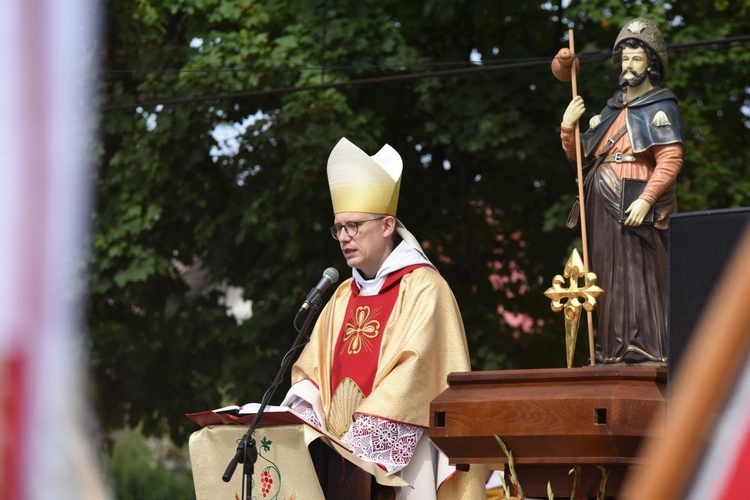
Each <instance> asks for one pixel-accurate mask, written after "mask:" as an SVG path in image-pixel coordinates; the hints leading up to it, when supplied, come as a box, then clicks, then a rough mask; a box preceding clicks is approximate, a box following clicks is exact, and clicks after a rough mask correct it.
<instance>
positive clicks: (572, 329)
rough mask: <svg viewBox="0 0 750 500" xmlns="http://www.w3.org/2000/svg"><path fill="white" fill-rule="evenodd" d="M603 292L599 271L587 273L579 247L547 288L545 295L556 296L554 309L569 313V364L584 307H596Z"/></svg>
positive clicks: (566, 332) (566, 320)
mask: <svg viewBox="0 0 750 500" xmlns="http://www.w3.org/2000/svg"><path fill="white" fill-rule="evenodd" d="M581 278H584V284H583V286H579V283H578V282H579V280H580V279H581ZM565 279H568V288H565V287H564V286H563V285H564V284H565ZM603 292H604V290H602V289H601V288H600V287H599V286H597V284H596V274H595V273H591V272H590V273H586V275H585V276H584V272H583V262H582V261H581V256H580V255H579V254H578V250H577V249H575V248H574V249H573V253H571V254H570V257H569V258H568V262H567V263H566V264H565V270H564V271H563V274H562V276H561V275H559V274H558V275H556V276H555V277H554V278H553V279H552V287H550V288H548V289H547V290H546V291H545V292H544V295H545V296H546V297H547V298H549V299H551V300H552V304H551V307H552V310H553V311H555V312H560V311H563V314H564V315H565V351H566V358H567V362H568V368H571V367H572V366H573V353H574V352H575V346H576V338H577V337H578V324H579V322H580V319H581V308H583V309H585V310H587V311H593V310H594V308H595V307H596V298H597V297H598V296H599V295H601V294H602V293H603Z"/></svg>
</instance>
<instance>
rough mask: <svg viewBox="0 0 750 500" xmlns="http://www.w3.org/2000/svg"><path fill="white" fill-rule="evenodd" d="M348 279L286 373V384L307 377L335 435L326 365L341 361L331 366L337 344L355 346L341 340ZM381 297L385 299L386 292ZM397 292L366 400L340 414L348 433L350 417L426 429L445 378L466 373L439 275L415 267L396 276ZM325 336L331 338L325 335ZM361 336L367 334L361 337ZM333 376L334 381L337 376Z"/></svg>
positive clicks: (457, 319) (464, 351)
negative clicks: (289, 376) (365, 416)
mask: <svg viewBox="0 0 750 500" xmlns="http://www.w3.org/2000/svg"><path fill="white" fill-rule="evenodd" d="M353 281H354V280H353V279H352V278H350V279H348V280H346V281H344V282H343V283H342V284H341V285H339V287H338V288H337V289H336V291H335V292H334V295H333V297H332V298H331V300H329V302H328V303H327V304H326V306H325V307H324V308H323V310H322V311H321V313H320V318H318V321H317V322H316V324H315V328H313V331H312V333H311V335H310V342H309V343H308V345H307V346H305V349H304V350H303V351H302V354H300V357H299V359H298V360H297V362H296V363H295V364H294V367H293V368H292V384H296V383H297V382H299V381H301V380H304V379H309V380H310V381H311V382H312V383H313V384H315V386H316V387H317V388H318V390H319V391H320V402H321V407H322V410H323V413H324V418H326V420H327V421H326V422H324V425H325V426H326V427H327V430H328V431H329V432H331V433H332V434H334V435H336V434H338V433H339V432H340V429H333V428H332V427H331V422H330V420H331V417H332V416H336V415H335V412H334V410H333V407H332V400H333V392H332V388H333V383H334V381H333V379H332V376H331V374H332V373H333V367H334V366H335V365H337V364H338V363H340V362H341V361H340V360H339V361H337V360H336V357H337V356H336V354H335V353H336V346H337V345H338V344H339V339H340V338H341V343H342V344H343V345H344V350H346V348H347V346H350V347H353V346H355V345H356V344H353V343H352V342H346V341H344V339H343V338H342V336H346V327H345V325H346V322H347V320H348V319H349V318H348V317H347V313H348V312H349V303H350V299H351V298H352V295H353V294H352V289H353V288H356V286H357V285H356V284H355V283H353ZM384 288H386V287H384ZM389 289H390V288H389ZM381 292H382V293H385V294H387V293H388V289H385V290H381ZM396 292H397V293H396V297H395V300H394V301H393V306H392V308H393V309H392V311H391V314H390V317H388V318H386V320H385V321H383V323H384V328H382V329H381V330H380V335H379V336H378V337H379V338H378V340H379V343H380V348H379V350H378V352H377V353H375V354H376V355H377V359H375V360H371V362H372V364H373V365H375V366H374V375H373V376H372V384H371V385H372V388H371V389H370V390H369V391H368V392H369V394H367V397H366V398H364V399H362V400H361V402H360V404H359V405H358V406H356V407H354V408H350V409H349V412H350V414H349V415H345V418H346V421H347V422H348V424H347V425H346V427H347V428H348V427H349V425H351V423H352V416H353V414H354V413H364V414H368V415H375V416H379V417H382V418H386V419H389V420H393V421H396V422H403V423H406V424H411V425H415V426H419V427H424V428H427V427H429V424H430V418H429V417H430V413H429V411H430V401H432V400H433V399H434V398H435V397H437V396H438V395H439V394H440V393H441V392H443V391H444V390H445V389H447V388H448V382H447V377H448V373H450V372H455V371H469V370H471V365H470V363H469V352H468V348H467V345H466V337H465V335H464V327H463V322H462V321H461V316H460V313H459V311H458V306H457V305H456V301H455V298H454V297H453V293H452V292H451V290H450V288H449V287H448V284H447V283H446V282H445V280H443V278H442V277H441V276H440V274H439V273H438V272H437V271H436V270H435V269H434V268H432V267H429V266H422V267H418V268H416V269H414V270H413V271H411V272H410V273H407V274H405V275H403V276H401V279H400V281H399V283H398V286H397V287H396ZM378 295H380V294H378ZM376 297H377V296H376ZM370 307H372V306H370ZM331 332H337V333H336V334H335V336H332V335H331ZM361 333H362V334H366V335H370V334H369V333H368V332H367V331H364V332H361ZM342 334H343V335H342ZM363 338H364V339H367V340H368V341H371V340H374V339H368V338H367V337H366V336H364V335H361V336H360V339H359V342H360V343H361V342H362V339H363ZM363 350H364V351H366V349H365V347H364V346H360V353H361V352H362V351H363ZM339 366H340V368H339V370H340V372H339V373H343V369H344V368H343V366H341V365H339ZM338 378H339V379H341V375H339V376H338ZM338 382H339V383H337V384H336V388H337V389H339V390H341V388H339V385H340V380H339V381H338ZM368 385H369V384H368ZM365 389H367V387H365ZM359 390H360V391H361V390H362V387H360V388H359ZM336 417H337V418H338V416H336Z"/></svg>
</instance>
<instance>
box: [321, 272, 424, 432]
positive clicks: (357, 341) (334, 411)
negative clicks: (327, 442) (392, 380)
mask: <svg viewBox="0 0 750 500" xmlns="http://www.w3.org/2000/svg"><path fill="white" fill-rule="evenodd" d="M422 265H426V264H419V265H415V266H409V267H405V268H403V269H401V270H399V271H397V272H395V273H391V274H390V275H389V276H388V277H387V278H386V280H385V282H384V283H383V286H382V287H381V289H380V292H379V293H378V294H377V295H372V296H362V295H360V294H359V287H358V286H357V284H356V283H355V282H354V280H352V283H351V296H350V297H349V303H348V305H347V309H346V313H345V316H344V317H345V319H346V320H345V321H344V322H343V323H342V325H341V330H340V331H339V336H338V339H337V341H336V347H335V350H334V353H335V354H334V356H333V366H332V367H331V394H333V396H332V399H331V408H330V411H329V413H328V431H329V432H330V433H331V434H333V435H334V436H337V437H339V438H342V437H343V436H344V434H346V431H348V430H349V426H350V425H351V423H352V415H353V414H354V412H355V411H356V410H357V408H358V407H359V405H360V404H361V403H362V401H363V400H364V399H365V398H366V397H367V396H369V395H370V392H371V391H372V384H373V382H374V380H375V372H376V371H377V368H378V359H379V358H380V344H381V342H382V340H383V332H384V331H385V329H386V327H387V325H388V319H389V318H390V316H391V311H392V310H393V306H394V304H395V303H396V298H397V297H398V289H399V284H400V283H401V277H402V276H404V275H405V274H407V273H409V272H411V271H413V270H414V269H415V268H417V267H420V266H422Z"/></svg>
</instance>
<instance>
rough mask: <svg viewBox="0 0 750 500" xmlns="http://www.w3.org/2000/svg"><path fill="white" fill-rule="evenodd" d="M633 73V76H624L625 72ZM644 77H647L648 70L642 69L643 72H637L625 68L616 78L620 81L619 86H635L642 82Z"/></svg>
mask: <svg viewBox="0 0 750 500" xmlns="http://www.w3.org/2000/svg"><path fill="white" fill-rule="evenodd" d="M628 72H630V73H633V75H634V76H630V77H628V76H625V74H626V73H628ZM646 78H648V71H644V72H643V73H638V72H636V71H633V70H631V69H628V70H625V71H623V72H622V73H621V74H620V78H619V79H618V80H619V82H620V87H623V88H625V87H637V86H639V85H640V84H642V83H643V82H645V81H646Z"/></svg>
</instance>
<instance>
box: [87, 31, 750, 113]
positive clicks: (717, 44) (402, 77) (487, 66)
mask: <svg viewBox="0 0 750 500" xmlns="http://www.w3.org/2000/svg"><path fill="white" fill-rule="evenodd" d="M749 41H750V35H741V36H735V37H728V38H723V39H718V40H703V41H697V42H688V43H680V44H672V45H669V46H668V51H669V52H686V51H689V50H694V49H699V48H726V47H729V46H732V45H737V44H744V43H747V42H749ZM578 57H579V59H580V60H581V62H582V63H592V62H599V61H604V60H607V59H609V58H610V57H611V51H610V50H600V51H595V52H586V53H582V54H578ZM551 60H552V59H551V58H549V57H540V58H534V59H514V60H509V61H506V62H501V63H480V64H472V65H471V66H469V67H462V68H455V69H445V70H438V71H428V72H420V73H407V74H399V75H387V76H380V77H372V78H362V79H356V80H347V81H341V82H325V83H320V84H311V85H300V86H294V87H276V88H270V89H259V90H248V91H242V92H226V93H220V94H210V95H200V96H186V97H172V98H160V99H151V100H148V101H142V102H137V103H127V104H110V105H105V106H102V107H101V109H102V110H103V111H117V110H124V109H135V108H139V107H140V108H150V107H154V106H159V105H162V106H170V105H178V104H190V103H198V102H205V101H218V100H231V99H241V98H247V97H257V96H267V95H274V94H288V93H292V92H301V91H305V90H324V89H331V88H342V87H353V86H359V85H373V84H382V83H392V82H399V81H407V80H418V79H422V78H444V77H449V76H459V75H466V74H472V73H482V72H489V71H502V70H512V69H518V68H526V67H533V66H542V65H549V64H550V62H551ZM437 64H445V65H448V64H459V63H437ZM460 64H467V63H460ZM419 67H425V65H419ZM433 67H434V66H433ZM368 68H374V69H393V68H399V69H401V68H408V66H397V65H388V66H370V67H366V66H356V67H355V66H349V67H326V68H279V69H278V70H283V71H296V72H299V71H319V72H322V71H323V70H324V69H325V71H327V72H330V71H332V70H338V71H341V70H345V69H350V70H353V69H356V70H362V69H368ZM269 70H271V69H269V68H264V69H263V70H262V71H269ZM174 71H178V72H201V71H202V70H174ZM210 71H211V72H235V73H237V72H241V71H261V70H260V69H256V68H250V69H244V70H241V69H212V70H210ZM123 72H129V73H141V72H149V71H148V70H111V71H108V73H123ZM150 72H161V73H163V72H164V70H158V71H150ZM329 75H330V73H329Z"/></svg>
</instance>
